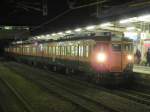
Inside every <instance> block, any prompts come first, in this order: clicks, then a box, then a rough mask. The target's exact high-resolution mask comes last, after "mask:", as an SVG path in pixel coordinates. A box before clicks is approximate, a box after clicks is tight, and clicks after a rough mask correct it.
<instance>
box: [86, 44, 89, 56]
mask: <svg viewBox="0 0 150 112" xmlns="http://www.w3.org/2000/svg"><path fill="white" fill-rule="evenodd" d="M86 57H89V46H88V45H87V46H86Z"/></svg>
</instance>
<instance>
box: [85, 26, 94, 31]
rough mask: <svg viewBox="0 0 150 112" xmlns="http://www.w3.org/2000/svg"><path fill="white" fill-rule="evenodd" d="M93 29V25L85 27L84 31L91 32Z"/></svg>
mask: <svg viewBox="0 0 150 112" xmlns="http://www.w3.org/2000/svg"><path fill="white" fill-rule="evenodd" d="M94 28H95V26H94V25H93V26H87V27H86V30H93V29H94Z"/></svg>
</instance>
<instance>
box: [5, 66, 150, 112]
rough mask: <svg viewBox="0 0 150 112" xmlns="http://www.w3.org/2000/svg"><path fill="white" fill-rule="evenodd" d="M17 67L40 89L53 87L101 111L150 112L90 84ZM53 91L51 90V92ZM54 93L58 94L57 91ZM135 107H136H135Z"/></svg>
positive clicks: (141, 105) (140, 105)
mask: <svg viewBox="0 0 150 112" xmlns="http://www.w3.org/2000/svg"><path fill="white" fill-rule="evenodd" d="M7 66H8V65H7ZM15 66H17V65H15ZM18 67H19V68H20V70H21V72H19V74H22V75H23V76H24V77H26V78H28V79H30V80H32V81H34V82H35V81H36V83H38V84H42V87H46V89H50V88H52V87H55V89H56V88H59V90H60V92H61V91H65V92H66V94H67V93H71V94H72V95H74V96H75V97H78V98H79V97H80V98H79V99H84V102H85V101H86V102H87V101H90V102H92V103H93V104H94V105H98V106H101V107H103V109H106V110H105V111H111V112H112V111H116V112H124V111H128V112H130V111H131V112H133V111H136V112H138V111H139V112H141V111H143V110H145V111H148V112H149V111H150V110H149V108H148V107H147V106H145V105H143V104H139V103H136V102H133V101H131V100H129V99H125V98H122V97H119V96H116V95H114V94H111V93H108V91H107V92H106V89H102V88H101V89H100V90H98V89H94V88H95V86H93V85H92V86H91V85H90V84H86V83H83V82H80V81H77V80H74V79H71V78H70V80H67V81H66V77H65V79H64V78H63V77H64V76H60V75H58V74H55V75H58V76H53V75H49V74H48V73H47V74H46V73H44V75H41V74H40V72H39V71H38V70H37V69H36V70H33V68H32V69H30V68H28V67H26V66H23V67H21V66H18ZM11 69H13V70H15V71H16V69H15V68H14V67H11ZM26 71H28V72H29V71H30V72H31V73H34V74H36V75H33V74H30V75H28V73H26ZM41 72H44V71H41ZM37 79H40V80H37ZM41 79H42V80H41ZM71 82H72V83H71ZM73 82H76V83H73ZM44 83H45V84H44ZM52 85H53V86H52ZM85 86H86V89H85ZM60 88H61V89H60ZM55 89H53V91H54V90H55ZM84 89H85V91H83V90H84ZM50 90H51V89H50ZM57 90H58V89H57ZM104 90H105V91H104ZM51 91H52V90H51ZM55 92H56V91H55ZM80 92H84V94H83V93H80ZM56 93H58V91H57V92H56ZM93 93H95V94H93ZM97 93H98V94H97ZM92 95H94V96H92ZM70 98H72V97H70ZM126 98H127V97H126ZM115 100H116V101H118V102H115V105H114V104H113V103H114V102H113V101H115ZM74 102H75V101H74ZM77 102H80V103H81V101H80V100H77ZM135 105H136V107H135ZM85 107H86V106H85ZM129 107H130V108H129ZM86 108H87V107H86ZM88 108H91V107H90V106H89V104H88ZM92 110H93V107H92ZM92 110H91V111H92ZM96 110H97V109H96Z"/></svg>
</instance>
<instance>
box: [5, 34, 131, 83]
mask: <svg viewBox="0 0 150 112" xmlns="http://www.w3.org/2000/svg"><path fill="white" fill-rule="evenodd" d="M5 51H6V53H7V54H8V56H9V57H13V58H15V59H17V60H19V61H24V62H29V63H32V64H33V65H39V66H46V67H52V68H53V69H54V70H60V69H63V70H64V71H65V72H66V73H69V72H73V71H74V72H75V71H82V72H84V74H86V76H87V77H88V78H89V79H91V80H92V81H95V82H96V83H104V84H108V83H109V84H119V83H120V82H124V81H126V80H128V79H129V77H132V69H133V52H132V51H133V42H132V40H130V39H127V38H124V36H123V34H122V33H120V32H100V33H99V34H92V35H86V36H74V37H66V38H60V39H58V40H49V41H47V42H35V41H32V42H23V43H21V44H17V43H16V44H12V45H10V46H8V47H7V48H5ZM70 74H71V73H70Z"/></svg>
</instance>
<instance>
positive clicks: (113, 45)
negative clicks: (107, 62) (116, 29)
mask: <svg viewBox="0 0 150 112" xmlns="http://www.w3.org/2000/svg"><path fill="white" fill-rule="evenodd" d="M112 51H121V44H112Z"/></svg>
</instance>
